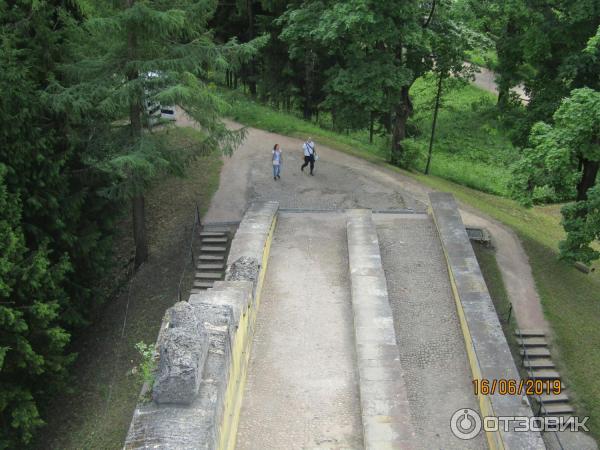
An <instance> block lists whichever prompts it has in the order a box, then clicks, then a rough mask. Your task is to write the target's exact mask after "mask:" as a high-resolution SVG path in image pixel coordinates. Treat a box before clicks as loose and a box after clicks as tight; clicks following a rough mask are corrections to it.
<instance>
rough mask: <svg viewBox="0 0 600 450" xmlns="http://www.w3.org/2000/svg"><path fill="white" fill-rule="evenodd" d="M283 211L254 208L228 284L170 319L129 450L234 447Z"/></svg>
mask: <svg viewBox="0 0 600 450" xmlns="http://www.w3.org/2000/svg"><path fill="white" fill-rule="evenodd" d="M277 210H278V204H277V203H276V202H267V203H253V204H252V205H250V207H249V208H248V210H247V212H246V214H245V215H244V218H243V219H242V221H241V223H240V226H239V229H238V232H237V233H236V235H235V237H234V239H233V241H232V244H231V251H230V255H229V259H228V261H227V275H226V279H225V281H220V282H216V283H215V285H214V287H213V288H211V289H208V290H206V291H203V292H201V293H198V294H192V295H190V297H189V300H188V301H187V302H179V303H177V304H175V305H174V306H173V307H171V308H169V310H167V312H166V313H165V317H164V319H163V323H162V325H161V329H160V332H159V337H158V340H157V355H158V356H159V362H158V367H157V373H156V377H155V381H154V385H153V386H152V393H151V395H149V394H150V389H151V387H150V386H148V385H144V387H143V388H142V395H141V398H140V402H139V403H138V405H137V407H136V409H135V411H134V414H133V419H132V422H131V425H130V428H129V432H128V434H127V438H126V441H125V445H124V448H125V449H142V448H161V449H207V450H213V449H233V448H234V447H235V438H236V433H237V425H238V422H239V413H240V408H241V402H242V395H243V391H244V384H245V380H246V369H247V365H248V358H249V353H250V346H251V342H252V336H253V334H254V324H255V319H256V312H257V308H258V304H259V302H260V293H261V289H262V283H263V280H264V276H265V272H266V266H267V260H268V256H269V249H270V243H271V239H272V236H273V231H274V229H275V224H276V218H277ZM150 398H152V400H151V399H150Z"/></svg>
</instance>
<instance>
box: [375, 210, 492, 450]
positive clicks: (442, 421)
mask: <svg viewBox="0 0 600 450" xmlns="http://www.w3.org/2000/svg"><path fill="white" fill-rule="evenodd" d="M373 217H374V220H375V223H376V225H377V233H378V237H379V246H380V249H381V257H382V261H383V268H384V272H385V274H386V278H387V287H388V293H389V299H390V304H391V307H392V312H393V316H394V327H395V330H396V338H397V341H398V346H399V350H400V361H401V363H402V368H403V370H404V376H405V380H404V381H405V383H406V387H407V390H408V399H409V403H410V411H411V417H412V420H413V425H414V427H415V431H416V432H417V434H418V435H419V443H420V445H421V448H423V449H442V448H443V449H465V450H466V449H484V448H487V446H486V443H485V438H484V437H483V436H482V435H481V434H480V435H479V436H478V437H477V438H475V439H473V440H471V441H461V440H459V439H457V438H456V437H454V436H453V435H452V433H451V430H450V418H451V417H452V414H454V412H455V411H456V410H458V409H461V408H472V409H475V410H476V411H478V410H479V406H478V403H477V399H476V397H475V396H474V395H473V390H472V386H471V383H470V381H471V378H472V376H471V370H470V368H469V364H468V360H467V354H466V351H465V344H464V340H463V337H462V334H461V330H460V324H459V321H458V317H457V313H456V306H455V304H454V299H453V297H452V291H451V289H450V282H449V279H448V273H447V268H446V264H445V262H444V254H443V251H442V247H441V244H440V241H439V239H438V237H437V233H436V230H435V225H434V223H433V220H432V218H431V217H430V216H428V215H425V214H418V215H401V216H400V215H382V214H375V215H374V216H373Z"/></svg>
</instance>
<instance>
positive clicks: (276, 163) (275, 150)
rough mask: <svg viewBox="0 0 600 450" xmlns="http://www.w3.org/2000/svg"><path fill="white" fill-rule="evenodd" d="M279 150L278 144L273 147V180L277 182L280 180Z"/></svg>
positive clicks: (280, 159)
mask: <svg viewBox="0 0 600 450" xmlns="http://www.w3.org/2000/svg"><path fill="white" fill-rule="evenodd" d="M281 162H282V158H281V149H280V148H279V144H275V146H274V147H273V179H274V180H277V179H279V178H281V176H280V173H281Z"/></svg>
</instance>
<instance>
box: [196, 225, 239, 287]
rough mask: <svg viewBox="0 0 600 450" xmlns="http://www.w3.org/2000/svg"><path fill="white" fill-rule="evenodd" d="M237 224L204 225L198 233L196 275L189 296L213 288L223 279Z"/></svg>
mask: <svg viewBox="0 0 600 450" xmlns="http://www.w3.org/2000/svg"><path fill="white" fill-rule="evenodd" d="M236 229H237V223H231V222H226V223H212V224H205V225H204V226H203V227H202V229H201V231H200V248H199V253H198V257H197V258H196V273H195V275H194V284H193V285H192V290H191V294H198V293H200V292H202V291H205V290H206V289H210V288H212V287H213V285H214V283H215V282H216V281H220V280H223V279H224V278H225V270H226V269H227V255H228V254H229V247H230V245H231V240H232V239H233V236H234V235H235V231H236Z"/></svg>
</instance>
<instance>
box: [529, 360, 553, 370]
mask: <svg viewBox="0 0 600 450" xmlns="http://www.w3.org/2000/svg"><path fill="white" fill-rule="evenodd" d="M523 367H525V368H526V369H553V368H554V363H553V362H552V360H551V359H550V358H534V359H530V360H527V359H524V360H523Z"/></svg>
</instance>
